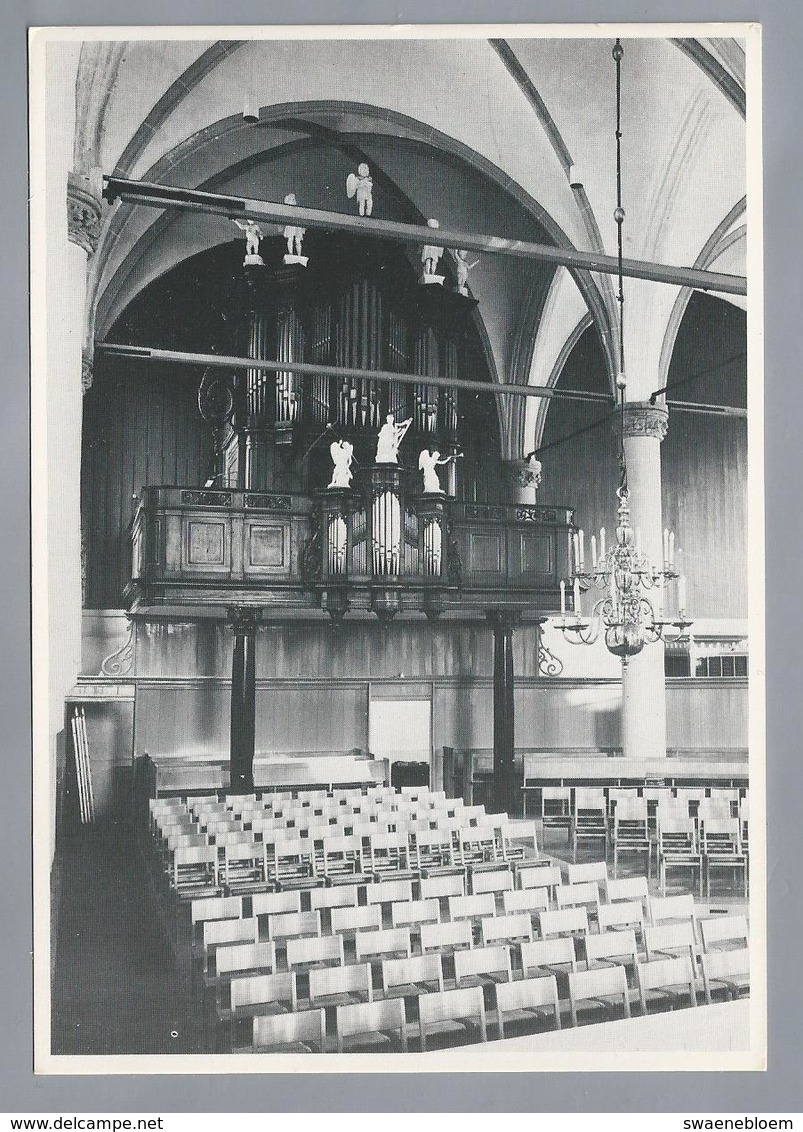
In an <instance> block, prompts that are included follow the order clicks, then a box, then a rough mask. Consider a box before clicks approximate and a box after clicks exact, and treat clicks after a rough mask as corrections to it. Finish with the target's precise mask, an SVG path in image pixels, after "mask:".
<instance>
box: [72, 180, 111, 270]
mask: <svg viewBox="0 0 803 1132" xmlns="http://www.w3.org/2000/svg"><path fill="white" fill-rule="evenodd" d="M102 214H103V202H102V201H101V198H100V197H99V196H98V194H97V193H96V192H95V189H94V186H93V184H92V182H91V181H90V179H89V177H83V176H81V174H80V173H73V172H69V173H68V174H67V236H68V238H69V240H70V241H71V242H72V243H73V244H78V246H79V247H81V248H83V249H84V251H85V252H86V254H87V255H88V256H90V255H93V254H94V252H95V249H96V248H97V246H98V240H99V239H100V228H101V218H102Z"/></svg>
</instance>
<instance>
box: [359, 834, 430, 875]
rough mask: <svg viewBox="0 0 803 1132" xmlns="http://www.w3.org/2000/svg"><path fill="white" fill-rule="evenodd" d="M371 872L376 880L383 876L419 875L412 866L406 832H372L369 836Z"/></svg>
mask: <svg viewBox="0 0 803 1132" xmlns="http://www.w3.org/2000/svg"><path fill="white" fill-rule="evenodd" d="M368 845H369V849H368V852H369V855H370V863H371V872H372V873H373V875H374V878H375V879H376V880H381V879H382V877H383V876H388V875H393V876H406V877H414V876H417V875H418V871H417V869H414V868H412V867H411V861H410V846H409V842H408V839H407V834H406V833H378V832H377V833H372V834H371V835H370V838H369V842H368Z"/></svg>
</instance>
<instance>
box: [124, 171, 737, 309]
mask: <svg viewBox="0 0 803 1132" xmlns="http://www.w3.org/2000/svg"><path fill="white" fill-rule="evenodd" d="M103 180H104V189H103V196H104V197H105V198H106V200H108V201H110V202H111V201H114V200H118V199H119V200H123V201H126V202H128V203H129V204H144V205H149V206H150V207H152V208H182V209H187V210H190V211H195V212H208V213H212V214H215V215H219V216H227V217H229V218H230V219H234V218H235V217H236V218H238V219H241V218H244V219H249V220H264V221H266V222H272V223H276V224H288V223H293V224H298V225H303V226H304V227H307V228H321V229H324V230H328V231H339V232H356V233H360V234H362V235H364V236H365V235H368V236H378V237H380V238H381V239H385V240H397V241H401V242H402V243H407V244H432V243H433V242H437V244H438V245H439V246H443V247H446V248H465V249H466V250H467V251H474V252H485V253H489V254H491V255H509V256H515V257H517V258H519V259H534V260H540V261H542V262H546V263H554V264H559V265H561V266H563V267H568V268H570V269H573V270H582V271H598V272H601V273H602V274H606V275H615V274H616V273H617V271H618V261H617V259H616V257H615V256H607V255H601V254H599V253H597V252H587V251H577V250H575V249H573V248H558V247H552V246H550V245H548V244H534V243H530V242H528V241H527V240H511V239H508V238H507V237H505V236H487V235H480V234H473V235H472V234H469V233H467V232H455V231H454V230H452V229H448V228H437V229H433V228H428V227H425V226H423V225H420V224H402V223H401V222H400V221H397V220H376V219H374V218H372V217H367V216H349V215H347V214H346V213H343V212H326V211H324V210H322V209H318V208H300V207H298V206H297V205H287V204H277V203H275V202H273V201H264V200H248V199H246V198H244V197H234V196H223V195H221V194H220V193H206V192H202V191H201V190H199V189H187V188H180V187H175V186H171V185H157V184H154V183H152V182H149V181H133V180H129V179H128V178H126V177H104V178H103ZM622 274H623V275H626V276H628V277H630V278H633V279H648V280H651V281H652V282H654V283H669V284H672V285H674V286H677V287H691V288H693V289H695V290H698V291H718V292H720V293H721V294H726V295H746V294H747V279H746V278H745V277H744V276H743V275H724V274H722V273H720V272H717V271H702V270H700V269H699V268H696V267H673V266H671V265H667V264H661V263H650V262H648V261H646V260H636V259H624V260H622Z"/></svg>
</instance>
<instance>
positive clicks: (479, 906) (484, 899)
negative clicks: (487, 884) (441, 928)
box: [449, 892, 496, 920]
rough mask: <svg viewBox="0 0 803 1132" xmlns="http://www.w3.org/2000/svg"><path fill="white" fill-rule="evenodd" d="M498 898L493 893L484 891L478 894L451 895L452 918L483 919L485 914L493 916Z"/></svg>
mask: <svg viewBox="0 0 803 1132" xmlns="http://www.w3.org/2000/svg"><path fill="white" fill-rule="evenodd" d="M495 912H496V900H495V899H494V896H493V893H491V892H483V893H480V895H478V896H450V897H449V919H450V920H481V919H482V918H483V916H493V915H494V913H495Z"/></svg>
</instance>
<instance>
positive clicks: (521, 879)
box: [516, 862, 562, 896]
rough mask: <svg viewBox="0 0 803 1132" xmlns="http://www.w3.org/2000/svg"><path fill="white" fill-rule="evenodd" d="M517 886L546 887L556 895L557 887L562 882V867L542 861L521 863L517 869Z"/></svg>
mask: <svg viewBox="0 0 803 1132" xmlns="http://www.w3.org/2000/svg"><path fill="white" fill-rule="evenodd" d="M516 881H517V887H518V888H520V889H527V888H546V889H548V890H549V891H550V892H551V893H552V894H553V896H554V892H555V889H556V888H557V887H558V885H559V884H561V882H562V878H561V875H560V869H559V868H558V866H557V865H550V864H549V863H545V862H541V863H538V864H533V865H530V866H524V865H521V866H519V867H517V869H516Z"/></svg>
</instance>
